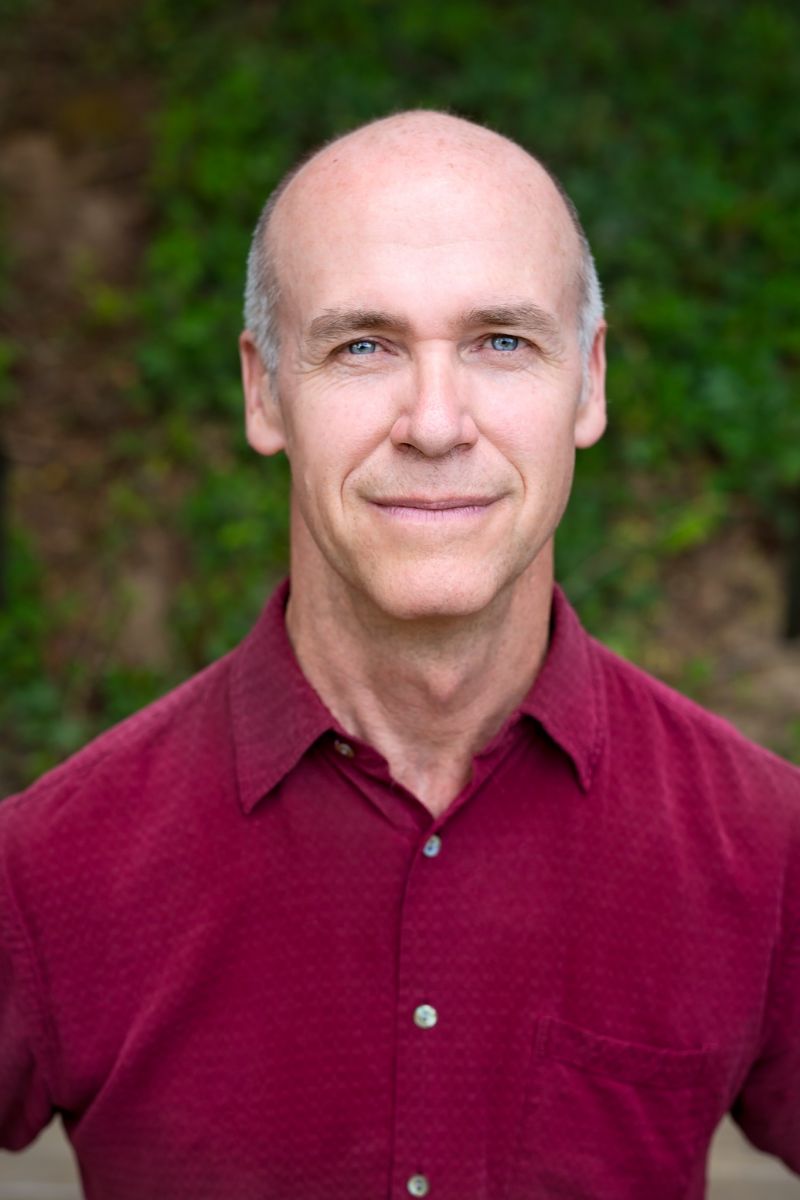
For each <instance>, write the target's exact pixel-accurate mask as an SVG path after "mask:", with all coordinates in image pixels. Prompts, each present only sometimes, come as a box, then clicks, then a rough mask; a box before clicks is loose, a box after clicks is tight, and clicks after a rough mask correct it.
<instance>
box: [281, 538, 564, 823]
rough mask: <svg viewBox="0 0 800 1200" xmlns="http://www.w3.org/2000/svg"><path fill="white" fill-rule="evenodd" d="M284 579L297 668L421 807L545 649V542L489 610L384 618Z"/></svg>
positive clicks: (449, 791)
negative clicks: (440, 616) (287, 585)
mask: <svg viewBox="0 0 800 1200" xmlns="http://www.w3.org/2000/svg"><path fill="white" fill-rule="evenodd" d="M309 582H310V581H306V580H304V579H303V578H302V577H301V578H297V577H296V576H295V575H294V573H293V576H292V593H291V598H290V601H289V607H288V610H287V629H288V633H289V637H290V640H291V642H292V646H293V648H294V651H295V654H296V655H297V658H298V661H299V663H300V666H301V668H302V670H303V672H304V674H305V675H306V678H307V679H308V680H309V681H310V682H311V684H312V685H313V687H314V688H315V689H316V691H317V692H318V694H319V695H320V696H321V697H322V699H323V701H324V702H325V704H326V705H327V706H328V708H329V709H330V711H331V712H332V713H333V715H334V716H335V717H336V719H337V721H339V723H340V724H341V726H342V727H343V728H344V729H345V730H347V732H348V733H350V734H351V735H352V736H354V737H357V738H359V739H361V740H363V741H365V742H367V743H368V744H369V745H371V746H373V747H374V748H375V749H376V750H378V751H379V752H380V753H381V754H382V755H383V756H384V757H385V759H386V760H387V762H388V764H389V769H390V771H391V773H392V776H393V777H394V778H395V779H396V780H397V782H398V783H401V784H403V786H404V787H406V788H407V789H408V790H409V791H410V792H412V794H414V795H415V796H416V797H417V798H418V799H419V800H420V801H421V802H422V803H423V804H424V805H425V807H426V808H428V809H429V811H430V812H431V813H433V814H434V815H437V814H438V813H440V812H442V811H443V810H444V809H445V808H447V806H448V805H449V804H450V802H451V801H452V800H453V799H454V798H455V796H456V795H457V794H458V792H460V791H461V789H462V788H463V787H464V785H465V784H466V783H467V781H468V780H469V777H470V772H471V766H472V759H473V757H474V755H475V754H476V753H477V752H478V751H479V750H481V749H482V748H483V747H484V746H485V745H486V743H487V742H488V741H489V740H490V739H491V738H492V737H493V736H494V734H495V733H497V731H498V730H499V729H500V728H501V727H502V725H503V723H504V721H505V720H506V718H507V717H508V716H509V715H510V714H511V713H512V712H513V711H514V710H515V709H516V708H517V706H518V705H519V703H520V701H521V700H522V699H523V697H524V696H525V695H526V693H527V692H528V690H529V688H530V686H531V684H532V683H533V680H534V679H535V677H536V674H537V672H538V670H539V668H540V666H541V664H542V661H543V659H544V656H545V653H546V650H547V633H548V624H549V618H550V604H551V594H552V582H553V567H552V551H551V548H550V547H549V546H548V547H546V548H545V550H544V551H543V552H542V553H541V554H540V555H539V556H538V557H537V559H536V560H535V562H534V563H533V564H532V566H531V567H530V568H529V569H528V571H527V572H525V574H524V575H523V576H521V577H520V578H519V579H518V580H516V581H515V582H514V583H513V584H512V585H510V586H509V588H508V589H506V591H505V592H504V593H502V594H501V595H499V596H498V597H496V599H495V601H494V602H493V604H492V606H491V608H490V609H489V610H485V611H483V612H481V613H477V614H471V615H469V616H464V617H457V618H452V617H451V618H447V619H446V620H443V619H429V620H415V621H407V620H395V619H393V618H392V617H391V616H389V615H388V614H386V613H384V612H381V611H379V610H376V609H375V608H374V606H372V605H371V604H370V603H369V602H368V601H366V600H365V598H364V596H363V595H362V594H354V593H353V592H352V591H351V590H350V589H349V588H348V587H347V585H346V584H344V583H343V581H342V580H340V579H339V577H338V576H335V577H332V576H331V574H330V573H328V574H327V577H326V586H323V587H320V586H319V584H320V580H319V579H316V580H314V583H315V584H316V585H317V586H313V587H312V586H308V584H309Z"/></svg>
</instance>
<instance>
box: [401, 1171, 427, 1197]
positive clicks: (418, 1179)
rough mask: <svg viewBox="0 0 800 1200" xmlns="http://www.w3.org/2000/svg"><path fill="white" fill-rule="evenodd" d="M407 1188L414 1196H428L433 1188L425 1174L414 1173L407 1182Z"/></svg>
mask: <svg viewBox="0 0 800 1200" xmlns="http://www.w3.org/2000/svg"><path fill="white" fill-rule="evenodd" d="M406 1188H407V1190H408V1191H409V1192H410V1194H411V1195H412V1196H427V1194H428V1192H429V1191H430V1190H431V1185H430V1184H429V1183H428V1180H427V1179H426V1178H425V1176H424V1175H412V1176H411V1178H410V1179H409V1181H408V1183H407V1184H406Z"/></svg>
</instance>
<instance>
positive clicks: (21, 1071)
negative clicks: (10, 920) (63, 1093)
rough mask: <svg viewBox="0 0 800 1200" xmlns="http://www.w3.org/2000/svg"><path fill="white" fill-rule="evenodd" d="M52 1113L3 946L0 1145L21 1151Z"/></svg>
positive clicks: (0, 954)
mask: <svg viewBox="0 0 800 1200" xmlns="http://www.w3.org/2000/svg"><path fill="white" fill-rule="evenodd" d="M53 1115H54V1113H53V1106H52V1103H51V1100H50V1095H49V1089H48V1087H47V1084H46V1082H45V1079H44V1076H43V1073H42V1071H41V1070H40V1067H39V1064H38V1063H37V1060H36V1055H35V1054H34V1052H33V1048H32V1046H31V1042H30V1039H29V1035H28V1031H27V1029H26V1022H25V1013H24V1008H23V1002H22V998H21V996H20V995H19V990H18V988H17V987H16V986H15V975H14V968H13V965H12V962H11V957H10V955H9V954H8V952H7V950H6V949H5V948H4V947H3V946H2V945H0V1147H1V1148H3V1149H5V1150H21V1149H22V1148H23V1147H24V1146H27V1145H28V1143H29V1142H32V1141H33V1139H34V1138H35V1137H36V1136H37V1135H38V1134H39V1133H40V1132H41V1131H42V1129H44V1127H45V1125H47V1124H48V1123H49V1122H50V1121H51V1119H52V1117H53Z"/></svg>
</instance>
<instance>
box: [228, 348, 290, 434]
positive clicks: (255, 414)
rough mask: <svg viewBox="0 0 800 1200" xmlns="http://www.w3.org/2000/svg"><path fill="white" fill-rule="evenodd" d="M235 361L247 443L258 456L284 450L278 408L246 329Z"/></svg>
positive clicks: (265, 371)
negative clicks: (238, 362) (239, 371)
mask: <svg viewBox="0 0 800 1200" xmlns="http://www.w3.org/2000/svg"><path fill="white" fill-rule="evenodd" d="M239 358H240V360H241V364H242V385H243V387H244V411H245V431H246V433H247V440H248V442H249V443H250V445H251V446H252V447H253V449H254V450H255V451H256V452H257V453H258V454H267V455H269V454H277V453H278V451H279V450H283V449H285V446H286V439H285V435H284V428H283V418H282V416H281V410H280V405H279V404H278V398H277V396H276V395H275V389H274V386H273V382H272V379H271V378H270V375H269V372H268V371H267V369H266V367H265V366H264V363H263V362H262V361H261V355H260V354H259V352H258V350H257V349H256V344H255V342H254V341H253V335H252V334H251V333H250V332H248V330H246V329H245V331H244V333H243V334H242V335H241V337H240V338H239Z"/></svg>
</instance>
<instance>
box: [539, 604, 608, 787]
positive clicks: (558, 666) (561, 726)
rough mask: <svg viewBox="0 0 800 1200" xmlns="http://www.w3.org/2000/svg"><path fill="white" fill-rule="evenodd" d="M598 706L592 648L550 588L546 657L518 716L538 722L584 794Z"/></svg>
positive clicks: (597, 731)
mask: <svg viewBox="0 0 800 1200" xmlns="http://www.w3.org/2000/svg"><path fill="white" fill-rule="evenodd" d="M602 703H603V692H602V687H601V681H600V678H599V668H598V664H597V655H596V653H595V646H594V644H593V642H592V639H591V638H590V637H589V635H588V634H587V633H586V630H585V629H584V628H583V626H582V625H581V623H580V621H579V620H578V616H577V614H576V612H575V610H574V609H573V608H572V606H571V605H570V603H569V601H568V600H567V598H566V596H565V595H564V593H563V592H562V590H561V588H560V587H558V585H556V586H555V587H554V588H553V604H552V608H551V611H550V642H549V645H548V649H547V656H546V658H545V660H544V663H543V664H542V668H541V670H540V671H539V674H538V675H537V676H536V679H535V680H534V682H533V686H532V687H531V690H530V691H529V692H528V695H527V696H526V697H525V699H524V700H523V701H522V704H521V705H520V712H522V713H525V714H526V715H527V716H529V717H533V719H534V720H535V721H538V722H539V724H540V725H541V726H542V727H543V728H544V730H545V731H546V732H547V733H548V734H549V735H550V737H551V738H552V739H553V741H554V742H556V743H557V744H558V745H559V746H560V747H561V749H562V750H564V751H565V753H567V754H568V755H569V757H570V758H571V759H572V762H573V765H574V767H575V770H576V772H577V775H578V779H579V780H580V784H581V787H582V788H583V790H584V791H588V790H589V787H590V786H591V782H592V775H593V773H594V769H595V767H596V765H597V762H598V759H599V757H600V753H601V751H602V748H603V736H604V730H605V722H604V721H603V719H602V716H603V712H602Z"/></svg>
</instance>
